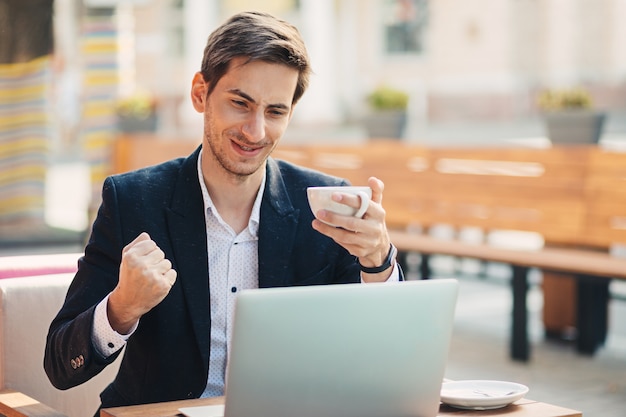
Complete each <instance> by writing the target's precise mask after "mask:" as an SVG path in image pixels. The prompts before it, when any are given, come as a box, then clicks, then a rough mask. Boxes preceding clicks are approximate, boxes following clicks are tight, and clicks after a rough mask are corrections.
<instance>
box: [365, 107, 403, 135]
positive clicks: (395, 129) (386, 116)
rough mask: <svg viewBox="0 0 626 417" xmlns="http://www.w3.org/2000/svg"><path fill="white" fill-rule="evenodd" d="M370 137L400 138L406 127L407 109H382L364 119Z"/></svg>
mask: <svg viewBox="0 0 626 417" xmlns="http://www.w3.org/2000/svg"><path fill="white" fill-rule="evenodd" d="M363 123H364V125H365V129H366V130H367V134H368V136H369V137H370V138H381V139H384V138H391V139H400V138H402V137H403V136H404V129H405V127H406V111H404V110H380V111H376V112H373V113H371V114H369V115H368V117H367V118H366V119H365V120H364V121H363Z"/></svg>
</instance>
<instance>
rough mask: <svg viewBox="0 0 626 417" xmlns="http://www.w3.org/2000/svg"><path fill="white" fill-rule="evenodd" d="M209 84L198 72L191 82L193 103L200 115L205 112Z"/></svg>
mask: <svg viewBox="0 0 626 417" xmlns="http://www.w3.org/2000/svg"><path fill="white" fill-rule="evenodd" d="M207 89H208V84H207V82H206V81H204V77H203V76H202V74H201V73H199V72H196V74H195V75H194V76H193V81H192V82H191V103H192V104H193V108H194V109H196V111H197V112H198V113H203V112H204V106H205V104H206V103H205V100H206V92H207Z"/></svg>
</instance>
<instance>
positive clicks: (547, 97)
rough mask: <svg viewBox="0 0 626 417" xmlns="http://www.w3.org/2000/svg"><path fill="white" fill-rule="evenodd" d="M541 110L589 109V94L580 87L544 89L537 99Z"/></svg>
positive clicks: (590, 102)
mask: <svg viewBox="0 0 626 417" xmlns="http://www.w3.org/2000/svg"><path fill="white" fill-rule="evenodd" d="M537 103H538V105H539V107H540V108H541V109H542V110H566V109H589V108H591V106H592V101H591V96H590V95H589V93H588V92H587V91H586V90H584V89H582V88H572V89H564V90H546V91H544V92H542V93H541V94H540V95H539V98H538V101H537Z"/></svg>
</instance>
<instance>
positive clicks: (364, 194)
mask: <svg viewBox="0 0 626 417" xmlns="http://www.w3.org/2000/svg"><path fill="white" fill-rule="evenodd" d="M306 193H307V197H308V199H309V206H310V207H311V211H312V212H313V214H315V213H317V212H318V211H320V210H328V211H332V212H333V213H337V214H342V215H344V216H354V217H358V218H361V217H363V215H364V214H365V212H366V211H367V208H368V207H369V204H370V200H371V198H372V189H371V188H370V187H358V186H348V185H347V186H338V187H308V188H307V189H306ZM333 193H345V194H352V195H357V196H359V198H360V200H361V205H360V207H359V208H354V207H351V206H348V205H346V204H342V203H338V202H337V201H333V199H332V195H333ZM325 223H327V224H330V225H331V226H335V225H333V224H331V223H328V222H325Z"/></svg>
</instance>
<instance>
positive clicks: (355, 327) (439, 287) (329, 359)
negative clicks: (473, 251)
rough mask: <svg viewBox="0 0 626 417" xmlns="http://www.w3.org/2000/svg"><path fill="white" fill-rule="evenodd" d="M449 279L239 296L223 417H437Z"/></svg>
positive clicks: (448, 322) (449, 311)
mask: <svg viewBox="0 0 626 417" xmlns="http://www.w3.org/2000/svg"><path fill="white" fill-rule="evenodd" d="M457 292H458V283H457V281H456V280H453V279H437V280H429V281H408V282H401V283H383V284H343V285H324V286H309V287H289V288H267V289H255V290H247V291H242V292H241V293H240V294H239V295H238V298H237V305H236V307H235V320H234V328H233V336H232V345H231V351H230V358H229V365H228V369H227V377H226V404H225V416H226V417H282V416H285V417H286V416H298V417H348V416H353V417H401V416H402V417H404V416H407V417H408V416H411V417H434V416H435V415H436V414H437V412H438V410H439V398H440V390H441V383H442V380H443V377H444V370H445V363H446V360H447V357H448V351H449V345H450V339H451V334H452V326H453V320H454V308H455V304H456V298H457Z"/></svg>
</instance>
